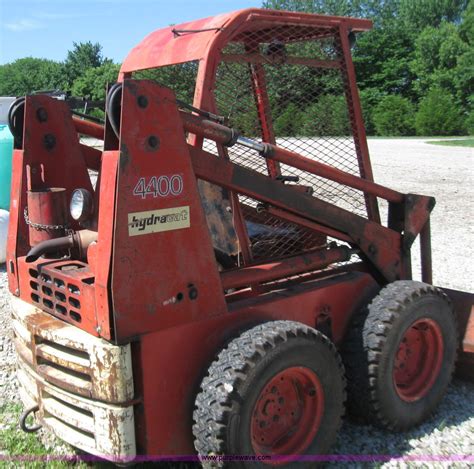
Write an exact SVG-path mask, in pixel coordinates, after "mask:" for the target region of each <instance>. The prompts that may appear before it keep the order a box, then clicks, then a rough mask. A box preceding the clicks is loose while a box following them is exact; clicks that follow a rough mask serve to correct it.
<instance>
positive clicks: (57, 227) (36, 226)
mask: <svg viewBox="0 0 474 469" xmlns="http://www.w3.org/2000/svg"><path fill="white" fill-rule="evenodd" d="M23 215H24V217H25V222H26V224H27V225H29V226H31V228H33V229H35V230H38V231H49V230H66V232H68V231H69V230H68V225H67V224H65V225H43V224H42V223H33V222H32V221H31V220H30V219H29V217H28V207H25V210H24V212H23Z"/></svg>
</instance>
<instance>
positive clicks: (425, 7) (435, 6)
mask: <svg viewBox="0 0 474 469" xmlns="http://www.w3.org/2000/svg"><path fill="white" fill-rule="evenodd" d="M468 3H469V0H400V8H399V13H400V18H401V20H402V21H404V22H405V24H406V25H407V26H408V27H410V28H412V29H414V30H415V31H420V30H422V29H423V28H425V27H426V26H431V27H434V28H436V27H437V26H439V25H440V24H441V23H443V22H449V23H459V21H460V19H461V17H462V15H463V12H464V11H465V10H466V7H467V4H468Z"/></svg>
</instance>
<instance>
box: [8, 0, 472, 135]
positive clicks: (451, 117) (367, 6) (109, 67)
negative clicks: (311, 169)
mask: <svg viewBox="0 0 474 469" xmlns="http://www.w3.org/2000/svg"><path fill="white" fill-rule="evenodd" d="M263 7H264V8H273V9H283V10H293V11H300V12H310V13H321V14H331V15H342V16H354V17H359V18H369V19H372V20H373V22H374V28H373V29H372V30H371V31H367V32H365V33H363V34H359V35H358V37H357V42H356V44H355V46H354V48H353V51H352V53H353V60H354V64H355V67H356V73H357V80H358V85H359V90H360V97H361V102H362V108H363V113H364V120H365V125H366V128H367V133H368V134H369V135H385V136H403V135H462V134H471V135H472V134H474V91H473V90H474V0H417V1H413V0H265V1H264V2H263ZM119 68H120V66H119V65H118V64H116V63H114V62H113V61H112V60H110V59H108V58H106V57H104V56H103V54H102V48H101V46H100V44H97V43H96V44H93V43H92V42H86V43H73V48H72V49H71V50H70V51H69V52H68V53H67V56H66V58H65V60H64V61H63V62H56V61H52V60H47V59H39V58H33V57H27V58H23V59H18V60H16V61H14V62H12V63H9V64H5V65H2V66H0V95H3V96H20V95H24V94H28V93H31V92H34V91H39V90H52V89H61V90H63V91H66V92H69V93H70V94H72V95H73V96H81V97H87V98H89V99H92V100H101V99H104V98H105V88H106V84H107V83H111V82H114V81H115V80H116V79H117V75H118V71H119ZM170 73H171V75H172V76H168V75H169V74H170ZM142 75H143V77H147V75H146V73H144V74H142ZM149 77H152V78H156V79H158V80H159V81H162V82H163V83H164V84H168V85H170V84H171V83H172V84H173V86H172V87H173V88H176V89H177V90H178V91H180V93H179V94H183V95H185V99H186V100H188V101H189V100H190V99H191V94H192V83H193V70H192V69H191V68H190V69H189V70H188V69H186V68H183V67H181V68H175V69H174V68H172V67H171V68H169V69H166V70H165V69H163V70H162V71H159V72H156V73H154V74H153V73H151V72H150V74H149ZM161 79H163V80H161ZM318 79H319V80H321V79H320V78H318ZM327 80H331V78H328V79H327ZM302 83H306V84H307V86H312V81H311V79H310V77H304V76H296V77H295V78H294V83H292V82H291V81H289V82H288V83H287V84H286V86H287V88H288V90H290V91H291V90H300V92H302V93H304V92H305V90H304V87H303V89H301V87H302V85H301V84H302ZM328 88H329V89H330V88H331V87H330V86H329V87H328ZM269 93H270V100H271V102H272V103H273V102H278V96H277V93H276V92H275V93H274V94H272V90H271V89H270V90H269ZM321 116H323V120H324V122H320V124H321V125H322V126H323V129H324V132H325V133H326V134H327V135H344V134H346V133H347V132H348V128H347V111H346V104H345V102H344V98H343V96H342V95H340V94H339V95H337V94H336V93H333V94H331V93H326V94H323V95H321V96H319V97H318V98H317V99H316V100H315V101H314V102H311V103H310V105H308V106H307V107H305V108H300V107H298V106H297V105H295V102H288V103H279V104H278V106H276V107H275V108H274V126H275V131H276V133H277V134H278V135H290V136H302V135H312V134H314V133H315V132H316V130H315V128H316V126H315V124H314V122H316V119H318V118H319V119H321ZM251 117H253V116H251ZM249 119H250V118H249ZM240 120H241V124H242V127H243V128H242V130H244V131H245V126H246V117H245V116H242V117H241V119H240Z"/></svg>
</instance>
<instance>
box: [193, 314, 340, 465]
mask: <svg viewBox="0 0 474 469" xmlns="http://www.w3.org/2000/svg"><path fill="white" fill-rule="evenodd" d="M300 372H302V373H303V375H302V376H301V379H302V382H304V380H305V379H306V378H305V376H309V377H310V379H313V376H316V377H317V382H318V383H319V384H320V387H318V388H312V387H309V388H307V387H303V386H302V385H300V384H299V381H298V380H299V375H298V373H300ZM287 373H290V375H289V376H290V380H289V381H288V386H287V388H284V386H285V385H286V384H285V383H284V382H282V383H281V387H279V385H278V383H279V380H280V379H281V380H282V381H284V380H283V376H287ZM291 373H296V374H297V375H298V377H297V378H295V379H294V380H293V381H292V378H291V376H292V375H291ZM280 376H281V377H282V378H280ZM275 379H276V380H277V382H276V384H271V383H275V381H274V380H275ZM319 384H318V385H319ZM285 389H286V391H291V392H296V393H302V394H304V395H303V397H302V398H301V399H287V402H285V399H281V398H282V396H285V397H286V396H288V394H284V392H285ZM280 391H281V393H280ZM273 395H274V396H275V398H274V399H273V400H272V396H273ZM290 395H292V394H291V393H290ZM297 395H300V394H297ZM308 396H309V397H308ZM262 399H269V400H267V401H262ZM312 399H316V400H317V401H316V404H318V405H323V412H319V410H320V407H312V405H313V404H312V402H313V401H312ZM301 401H303V402H304V403H305V404H304V406H306V407H304V406H303V410H302V411H301V412H300V411H297V412H295V413H291V416H293V417H289V415H290V414H289V413H285V409H286V407H288V406H292V405H293V404H294V405H295V406H297V403H298V402H301ZM307 401H308V404H306V402H307ZM344 401H345V380H344V369H343V366H342V361H341V359H340V357H339V354H338V352H337V351H336V349H335V347H334V345H333V344H332V342H331V341H330V340H329V339H328V338H327V337H326V336H324V335H323V334H321V333H320V332H318V331H316V330H315V329H312V328H310V327H308V326H305V325H303V324H300V323H297V322H292V321H273V322H268V323H265V324H261V325H258V326H256V327H253V328H252V329H250V330H248V331H246V332H244V333H243V334H242V335H241V336H239V337H237V338H236V339H234V340H232V341H231V342H230V343H229V344H228V345H227V347H226V348H224V349H223V350H222V351H221V352H220V353H219V355H218V357H217V359H216V360H215V361H214V362H213V363H212V365H211V366H210V368H209V371H208V375H207V376H206V377H205V378H204V380H203V381H202V385H201V391H200V392H199V394H198V396H197V398H196V407H195V411H194V415H193V417H194V426H193V433H194V437H195V447H196V450H197V452H198V454H199V455H200V456H201V460H202V463H203V466H204V467H223V466H224V465H225V463H224V462H223V461H215V462H212V461H206V460H205V458H202V456H208V455H245V456H255V455H260V456H262V455H263V456H266V455H268V454H269V452H268V451H267V452H265V451H266V450H265V451H260V449H261V446H259V445H260V436H262V441H263V437H264V436H265V435H260V434H259V433H258V432H259V431H260V430H259V429H260V428H263V429H264V430H262V431H263V432H266V431H268V432H270V433H271V431H273V430H275V431H277V435H278V436H277V438H276V442H275V440H272V441H274V442H275V445H274V446H271V448H272V449H273V448H281V447H282V445H280V443H281V442H282V441H286V440H285V438H286V437H287V435H289V436H288V440H289V441H290V443H291V442H292V441H293V440H292V438H294V436H295V435H294V434H298V430H297V428H299V426H300V427H304V425H306V424H307V425H309V427H311V428H312V431H313V430H314V432H315V433H309V434H310V435H314V438H313V437H312V436H311V437H308V438H309V443H308V444H307V443H306V440H305V442H304V445H306V444H307V446H301V447H302V448H303V447H304V448H305V449H304V451H303V452H302V453H300V454H326V453H327V452H328V450H329V449H330V447H331V446H332V444H333V443H334V441H335V439H336V435H337V432H338V430H339V427H340V425H341V418H342V415H343V413H344ZM280 403H281V408H279V407H280ZM267 404H268V406H267ZM316 404H315V405H316ZM298 405H299V404H298ZM262 406H263V407H262ZM285 406H286V407H285ZM262 408H263V409H264V410H263V411H262V412H261V409H262ZM270 408H271V409H272V410H270ZM289 408H290V409H292V408H293V407H289ZM267 409H268V410H267ZM298 409H299V407H298ZM308 409H309V410H308ZM314 409H318V411H316V412H314V414H315V415H314V417H313V412H310V411H312V410H314ZM305 411H306V414H305ZM259 412H260V413H259ZM277 412H281V420H280V416H276V413H277ZM263 414H265V416H264V415H263ZM267 414H268V415H267ZM270 414H271V415H270ZM273 414H275V415H273ZM294 415H296V416H294ZM305 415H306V417H307V418H306V419H305V418H304V416H305ZM318 415H319V417H317V416H318ZM288 418H289V419H290V420H287V419H288ZM298 418H299V419H300V420H299V421H298V423H297V424H296V425H295V422H296V420H294V419H298ZM265 419H267V420H265ZM314 419H317V421H318V424H317V425H316V424H314V423H313V421H314ZM287 421H288V422H290V423H289V426H290V428H291V429H293V428H295V431H294V434H293V433H292V431H293V430H292V431H291V432H288V433H287V430H286V429H287V427H286V426H285V425H286V422H287ZM262 422H263V423H262ZM272 422H276V423H274V424H273V423H272ZM313 424H314V426H313ZM267 425H268V427H267ZM272 425H275V426H273V427H272ZM277 425H283V427H278V426H277ZM280 428H283V433H282V435H284V437H280V433H278V432H279V431H280V430H279V429H280ZM272 429H273V430H272ZM257 434H258V438H257V436H256V435H257ZM307 434H308V433H305V432H303V433H302V435H303V438H306V437H305V436H304V435H307ZM311 438H312V439H311ZM257 440H258V442H257ZM295 441H296V440H295ZM263 444H264V443H262V445H263ZM265 444H266V443H265ZM287 447H288V446H287ZM289 466H291V463H288V464H287V465H286V466H284V467H289ZM307 466H308V467H314V466H315V463H314V462H312V463H308V464H307ZM232 467H252V468H254V467H268V465H266V464H265V463H262V462H256V461H255V460H254V461H251V462H250V461H247V462H245V461H235V462H234V463H232ZM280 467H282V466H280ZM298 467H303V466H302V465H301V464H300V463H298Z"/></svg>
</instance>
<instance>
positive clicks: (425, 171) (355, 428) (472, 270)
mask: <svg viewBox="0 0 474 469" xmlns="http://www.w3.org/2000/svg"><path fill="white" fill-rule="evenodd" d="M425 141H426V139H424V140H419V139H373V140H369V148H370V152H371V157H372V164H373V168H374V174H375V179H376V180H377V182H380V183H382V184H385V185H388V186H389V187H392V188H394V189H397V190H400V191H402V192H415V193H420V194H426V195H434V196H435V197H436V198H437V206H436V208H435V210H434V213H433V216H432V246H433V264H434V280H435V284H437V285H442V286H446V287H450V288H456V289H461V290H466V291H473V290H474V275H473V274H474V267H473V264H472V258H473V257H474V256H473V250H474V244H473V241H474V238H473V236H472V234H473V226H472V224H471V223H470V222H471V221H472V215H473V214H474V198H473V197H472V193H471V185H472V176H473V157H474V151H473V149H472V148H463V147H444V146H436V145H429V144H426V143H424V142H425ZM382 213H383V210H382ZM414 264H415V265H416V258H415V263H414ZM10 334H11V331H10V316H9V313H8V294H7V285H6V273H5V267H4V266H0V406H1V405H2V404H4V403H7V402H16V401H17V400H18V395H17V384H16V380H15V377H14V353H13V347H12V343H11V338H10ZM1 417H2V416H1V415H0V420H1ZM57 451H58V454H64V447H63V446H60V447H58V448H57ZM334 453H335V454H339V455H342V454H344V455H359V456H360V455H364V456H367V455H374V461H375V462H373V463H368V462H358V463H356V462H351V463H350V465H351V467H367V465H375V466H376V467H384V468H389V467H408V466H410V467H413V466H417V467H430V468H431V467H474V466H473V465H474V457H473V458H472V459H471V460H470V462H467V461H464V462H461V461H462V459H461V457H462V456H463V455H466V456H471V457H472V455H474V383H469V382H463V381H458V380H455V381H454V382H453V383H452V385H451V386H450V388H449V391H448V394H447V396H446V398H445V399H444V400H443V402H442V404H441V406H440V407H439V409H438V410H437V412H436V413H435V414H434V415H433V416H432V417H431V418H430V419H429V420H428V421H427V422H425V423H424V424H423V425H421V426H419V427H418V428H416V429H414V430H412V431H409V432H404V433H398V434H394V433H388V432H384V431H381V430H378V429H376V428H374V427H372V426H362V425H354V424H353V423H351V422H349V421H346V422H345V423H344V425H343V428H342V431H341V433H340V435H339V438H338V442H337V444H336V447H335V449H334ZM377 455H379V456H377ZM380 455H391V456H394V457H395V456H404V457H410V458H412V459H411V462H410V463H407V462H403V461H400V460H397V459H392V460H390V461H381V460H380V459H379V460H378V462H377V457H379V458H380ZM443 458H445V459H443ZM339 465H340V463H338V464H336V463H334V464H332V466H334V467H337V466H339Z"/></svg>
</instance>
